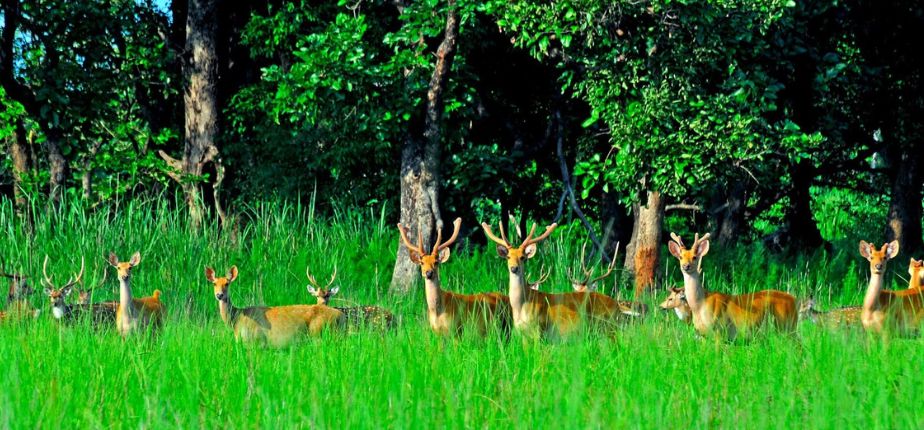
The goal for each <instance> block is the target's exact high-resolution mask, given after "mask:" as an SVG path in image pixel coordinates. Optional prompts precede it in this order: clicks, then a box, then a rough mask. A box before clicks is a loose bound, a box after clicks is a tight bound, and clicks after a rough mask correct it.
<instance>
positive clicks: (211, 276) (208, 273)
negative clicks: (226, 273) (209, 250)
mask: <svg viewBox="0 0 924 430" xmlns="http://www.w3.org/2000/svg"><path fill="white" fill-rule="evenodd" d="M205 279H206V280H207V281H209V282H215V269H213V268H211V267H206V268H205Z"/></svg>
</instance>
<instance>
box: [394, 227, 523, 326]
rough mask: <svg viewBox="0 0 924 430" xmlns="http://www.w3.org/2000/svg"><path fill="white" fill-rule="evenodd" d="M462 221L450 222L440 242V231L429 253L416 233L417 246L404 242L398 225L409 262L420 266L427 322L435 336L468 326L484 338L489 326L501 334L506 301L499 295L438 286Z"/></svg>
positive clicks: (506, 320) (402, 229)
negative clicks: (446, 236)
mask: <svg viewBox="0 0 924 430" xmlns="http://www.w3.org/2000/svg"><path fill="white" fill-rule="evenodd" d="M461 226H462V219H461V218H456V220H455V221H454V222H453V232H452V236H451V237H450V238H449V240H447V241H446V242H443V240H442V239H443V229H442V228H441V227H439V228H438V229H437V233H436V243H435V244H433V248H432V249H431V252H426V251H425V250H424V245H423V238H422V237H421V234H420V232H419V231H418V232H417V233H418V234H417V246H414V245H412V244H411V241H410V240H409V239H408V236H407V234H408V229H407V228H406V227H404V226H403V225H401V224H400V223H399V224H398V233H399V234H400V237H401V241H402V243H404V246H405V247H406V248H407V250H408V256H409V258H410V259H411V262H413V263H414V264H416V265H418V266H420V274H421V276H423V278H424V295H425V296H426V298H427V321H429V323H430V328H431V329H432V330H433V331H434V332H435V333H437V334H440V335H446V334H453V335H458V334H461V333H462V330H463V329H465V328H468V327H471V328H473V329H475V330H476V331H477V332H478V333H479V334H480V335H482V336H484V335H486V334H487V333H488V332H489V331H490V329H491V327H497V328H499V329H500V330H501V331H502V332H505V331H507V330H508V329H509V306H510V305H509V303H510V302H509V300H508V299H507V296H504V295H502V294H499V293H481V294H457V293H453V292H451V291H446V290H443V289H442V286H441V285H440V272H439V268H440V265H442V264H443V263H446V262H447V261H449V247H450V246H451V245H452V244H453V243H454V242H455V241H456V238H458V236H459V229H460V228H461Z"/></svg>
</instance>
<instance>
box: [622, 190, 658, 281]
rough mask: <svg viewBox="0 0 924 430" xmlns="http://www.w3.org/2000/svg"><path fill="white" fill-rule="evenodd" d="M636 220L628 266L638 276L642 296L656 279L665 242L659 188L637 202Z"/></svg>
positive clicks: (634, 211) (626, 264)
mask: <svg viewBox="0 0 924 430" xmlns="http://www.w3.org/2000/svg"><path fill="white" fill-rule="evenodd" d="M632 212H633V214H634V215H635V224H634V226H633V228H632V241H631V242H630V243H629V246H627V247H626V262H625V267H626V269H627V270H628V271H629V272H631V273H632V274H633V275H634V277H635V296H636V297H639V296H641V295H642V294H643V293H644V292H645V290H647V289H648V288H651V287H652V286H653V285H654V283H655V274H656V273H657V270H658V263H659V257H658V256H659V252H658V251H659V248H660V246H661V224H662V221H663V219H664V198H663V197H662V196H661V193H659V192H657V191H648V192H647V193H646V200H645V201H644V202H639V203H636V204H635V205H633V207H632Z"/></svg>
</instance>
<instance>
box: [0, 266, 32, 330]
mask: <svg viewBox="0 0 924 430" xmlns="http://www.w3.org/2000/svg"><path fill="white" fill-rule="evenodd" d="M0 264H2V261H0ZM0 276H2V277H4V278H8V279H9V280H10V288H9V290H8V293H7V306H6V310H5V311H3V312H0V321H14V320H15V321H25V320H32V319H34V318H38V316H39V313H40V312H39V310H38V309H35V308H33V307H32V303H30V302H29V297H30V296H32V294H35V290H34V289H33V288H32V287H31V286H30V285H29V283H28V282H27V280H28V279H29V277H28V276H26V275H23V274H19V273H10V272H7V271H5V270H4V271H3V273H0Z"/></svg>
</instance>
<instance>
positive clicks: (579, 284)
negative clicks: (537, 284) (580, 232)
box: [568, 243, 648, 317]
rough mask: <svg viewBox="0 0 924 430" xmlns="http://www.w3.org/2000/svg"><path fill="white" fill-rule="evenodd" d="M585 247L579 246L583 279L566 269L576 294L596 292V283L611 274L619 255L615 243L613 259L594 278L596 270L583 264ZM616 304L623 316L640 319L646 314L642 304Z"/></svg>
mask: <svg viewBox="0 0 924 430" xmlns="http://www.w3.org/2000/svg"><path fill="white" fill-rule="evenodd" d="M586 247H587V244H586V243H585V244H584V245H582V246H581V272H582V273H583V277H577V276H575V275H574V273H572V272H571V269H568V279H569V280H570V281H571V288H572V289H573V290H574V291H575V292H578V293H587V292H596V291H597V285H598V283H599V282H600V281H603V280H604V279H606V278H607V277H609V276H610V274H612V273H613V269H614V268H615V267H616V255H617V254H618V253H619V244H618V243H617V244H616V249H615V251H613V258H612V259H611V260H610V264H608V265H607V267H606V271H605V272H604V273H603V274H602V275H600V276H594V272H595V271H596V269H595V268H593V267H591V268H590V269H588V268H587V266H586V265H585V264H584V261H585V259H584V257H585V254H584V251H585V248H586ZM616 303H617V304H618V305H619V308H620V311H621V312H622V313H623V314H624V315H629V316H634V317H641V316H644V315H645V314H647V313H648V306H647V305H645V304H644V303H639V302H633V301H629V300H616Z"/></svg>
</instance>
